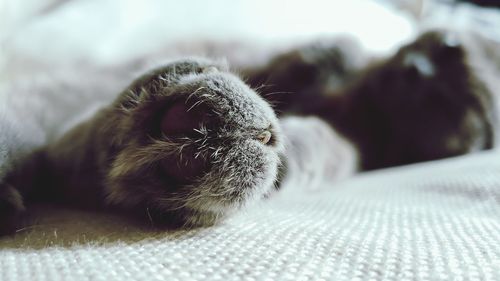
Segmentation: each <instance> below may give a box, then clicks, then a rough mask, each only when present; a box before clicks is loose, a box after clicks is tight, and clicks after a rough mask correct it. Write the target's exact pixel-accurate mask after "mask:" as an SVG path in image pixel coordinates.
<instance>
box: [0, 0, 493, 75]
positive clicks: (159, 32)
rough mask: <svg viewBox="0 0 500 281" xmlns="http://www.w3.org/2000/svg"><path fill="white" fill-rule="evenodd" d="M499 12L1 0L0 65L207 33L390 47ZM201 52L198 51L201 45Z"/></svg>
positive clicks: (372, 5) (90, 55) (353, 0)
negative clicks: (343, 39) (350, 39)
mask: <svg viewBox="0 0 500 281" xmlns="http://www.w3.org/2000/svg"><path fill="white" fill-rule="evenodd" d="M476 2H484V3H486V4H488V3H487V2H491V3H490V4H495V3H496V2H495V1H476ZM496 10H497V9H486V8H482V7H481V6H477V5H473V4H470V3H464V2H461V1H454V0H448V1H447V0H440V1H438V0H436V1H430V0H428V1H424V0H385V1H384V0H378V1H375V0H350V1H336V0H309V1H266V0H252V1H244V0H243V1H231V0H215V1H197V0H187V1H162V0H2V1H1V2H0V42H1V47H2V54H1V56H0V59H1V63H2V65H3V67H4V68H5V67H7V66H6V65H8V63H7V60H9V61H12V60H13V59H14V58H15V57H17V58H19V57H22V58H23V60H25V59H27V58H32V59H36V60H41V61H48V62H50V63H51V64H55V63H61V62H68V60H87V61H91V62H92V63H98V64H104V65H105V64H110V63H116V62H119V61H121V60H123V59H126V58H131V57H134V56H140V55H145V54H148V53H151V52H154V51H157V50H158V49H160V48H165V47H166V46H167V47H169V48H171V49H174V47H175V48H177V50H179V49H180V50H184V49H187V50H188V51H182V52H187V53H193V52H195V51H194V50H193V48H194V47H193V46H194V45H196V42H200V41H206V40H210V41H212V42H213V41H217V42H223V43H226V44H229V43H230V44H234V42H238V44H246V45H249V44H251V45H252V46H253V47H252V48H248V49H259V48H260V49H259V50H268V51H269V50H272V49H279V48H285V47H286V46H290V44H296V43H300V42H307V41H310V40H315V39H318V38H329V37H333V36H336V35H346V34H347V35H352V36H354V37H355V38H357V40H359V42H360V43H361V44H362V46H363V47H364V48H366V49H367V50H369V51H372V52H373V53H376V54H386V53H388V52H391V51H393V50H395V49H396V48H397V47H398V46H399V45H400V44H401V43H402V42H406V41H408V40H409V39H411V38H413V37H414V36H415V34H417V32H418V31H419V30H421V29H423V28H429V27H436V26H446V27H448V28H450V27H453V28H473V29H477V30H480V31H481V32H483V33H485V34H487V36H489V37H491V38H500V29H499V28H495V27H497V26H498V24H500V16H499V13H498V11H496ZM179 46H180V47H179ZM195 49H196V48H195ZM201 49H203V50H200V48H199V47H198V49H197V50H196V52H198V53H202V52H206V49H207V48H206V47H204V48H201ZM245 54H248V53H244V52H243V54H241V56H240V59H242V60H245V59H246V60H250V61H252V62H255V61H256V60H257V61H258V60H259V59H261V60H263V59H265V56H264V55H263V52H261V51H260V52H259V55H258V56H255V55H253V56H252V58H248V57H247V58H245ZM232 56H234V57H238V54H232ZM257 57H259V58H257ZM7 58H8V59H7Z"/></svg>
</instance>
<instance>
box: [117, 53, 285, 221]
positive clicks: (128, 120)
mask: <svg viewBox="0 0 500 281" xmlns="http://www.w3.org/2000/svg"><path fill="white" fill-rule="evenodd" d="M110 111H111V112H112V116H113V120H112V121H111V122H109V126H112V128H110V127H109V126H108V131H109V132H111V134H112V135H110V137H111V138H112V139H113V141H112V142H113V145H112V146H111V147H110V148H109V151H110V155H112V159H111V161H110V167H109V171H108V173H107V181H108V184H107V192H108V199H109V201H110V202H111V203H114V204H122V205H132V206H133V205H140V204H142V205H144V206H145V207H146V208H151V209H153V210H155V212H158V213H160V214H164V216H165V219H166V220H174V221H176V222H177V223H181V224H187V225H206V224H212V223H213V222H215V221H216V220H217V218H219V217H224V215H225V214H227V213H228V212H231V211H232V210H234V209H237V208H240V207H241V206H243V205H245V204H246V203H247V202H248V201H250V200H252V199H256V198H261V197H262V196H263V195H265V194H266V193H268V192H270V190H272V187H273V184H274V181H275V178H276V174H277V168H278V164H279V156H278V154H279V153H280V152H281V150H282V141H281V135H280V128H279V125H278V121H277V118H276V116H275V114H274V112H273V110H272V109H271V108H270V106H269V105H268V104H267V103H266V102H265V101H264V100H263V99H262V98H260V97H259V96H258V95H257V94H256V93H255V92H254V91H253V90H252V89H250V88H249V87H248V86H247V85H245V84H244V83H243V82H242V81H241V80H240V79H239V78H238V77H236V76H234V75H233V74H231V73H229V72H228V71H227V70H226V69H225V68H224V67H223V66H220V65H214V64H213V63H211V62H205V61H197V60H194V61H183V62H177V63H173V64H170V65H167V66H166V67H164V68H162V69H158V70H155V71H153V72H151V73H149V74H146V75H145V76H143V77H142V78H140V79H138V80H137V81H135V82H134V83H133V84H132V85H131V86H130V87H129V88H128V89H127V90H125V91H124V93H123V95H122V96H121V97H120V98H119V99H118V100H117V102H116V103H115V104H114V106H113V108H112V109H110ZM160 217H161V215H160Z"/></svg>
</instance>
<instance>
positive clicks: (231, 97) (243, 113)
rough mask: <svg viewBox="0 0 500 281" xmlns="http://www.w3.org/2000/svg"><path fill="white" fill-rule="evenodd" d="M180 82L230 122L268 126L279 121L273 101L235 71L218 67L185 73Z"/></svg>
mask: <svg viewBox="0 0 500 281" xmlns="http://www.w3.org/2000/svg"><path fill="white" fill-rule="evenodd" d="M179 82H180V85H183V86H185V88H186V90H187V91H188V93H187V94H189V95H190V97H189V98H190V99H194V100H195V101H194V102H195V103H196V102H199V103H204V104H206V105H207V106H209V107H210V109H211V110H212V112H213V113H215V114H217V115H219V116H221V117H222V119H223V121H224V122H226V123H234V124H238V125H239V126H242V127H257V128H264V127H268V126H270V125H275V123H276V122H277V120H276V116H275V114H274V112H273V110H272V108H271V107H270V105H269V104H268V103H267V102H266V101H264V100H263V99H262V98H261V97H260V96H259V95H258V94H257V93H256V92H255V91H254V90H252V89H251V88H250V87H248V86H247V85H246V84H245V83H243V82H242V81H241V79H240V78H238V77H237V76H235V75H233V74H230V73H227V72H219V71H216V70H214V71H213V72H210V73H204V74H201V75H189V76H186V77H183V78H182V79H181V80H180V81H179ZM189 92H190V93H189Z"/></svg>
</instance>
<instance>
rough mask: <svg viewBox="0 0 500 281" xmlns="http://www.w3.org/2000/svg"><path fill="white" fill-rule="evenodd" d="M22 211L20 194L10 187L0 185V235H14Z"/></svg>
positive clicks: (23, 209)
mask: <svg viewBox="0 0 500 281" xmlns="http://www.w3.org/2000/svg"><path fill="white" fill-rule="evenodd" d="M24 211H25V208H24V204H23V198H22V196H21V194H20V193H19V192H18V191H17V190H16V189H15V188H14V187H12V186H11V185H8V184H0V235H6V234H13V233H15V232H16V230H17V229H18V228H19V227H20V226H21V225H22V224H21V217H22V214H23V212H24Z"/></svg>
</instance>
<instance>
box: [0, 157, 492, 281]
mask: <svg viewBox="0 0 500 281" xmlns="http://www.w3.org/2000/svg"><path fill="white" fill-rule="evenodd" d="M287 190H289V191H288V192H287ZM41 214H44V215H43V216H42V218H41V219H40V221H39V223H40V225H39V226H36V227H34V228H33V229H31V231H29V232H27V233H22V234H21V233H20V234H18V235H17V236H16V237H11V238H3V239H2V240H0V276H1V278H0V279H1V280H500V154H499V153H497V152H490V153H482V154H476V155H471V156H466V157H460V158H455V159H448V160H444V161H438V162H431V163H424V164H418V165H414V166H408V167H402V168H395V169H388V170H383V171H379V172H372V173H368V174H364V175H361V176H357V177H355V178H352V179H350V180H346V181H344V182H341V183H337V184H328V183H325V185H324V187H323V188H322V189H321V190H319V191H314V192H311V191H309V192H301V191H300V190H297V189H296V188H288V189H285V190H284V191H283V192H282V193H280V194H277V195H276V196H275V197H273V198H271V199H269V200H267V201H266V202H263V203H262V204H261V205H259V206H255V207H253V208H250V209H249V210H247V211H245V212H242V213H241V214H239V215H237V216H235V217H232V218H231V219H229V220H228V221H226V222H225V223H223V224H222V225H219V226H216V227H212V228H206V229H198V230H192V231H178V232H168V231H165V232H160V231H156V232H152V231H146V230H142V229H140V228H139V227H135V226H133V225H131V224H129V223H128V222H126V221H125V220H123V219H122V218H118V217H114V216H111V215H100V214H90V213H84V212H76V211H69V210H68V211H61V210H58V209H49V210H48V211H45V212H41Z"/></svg>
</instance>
